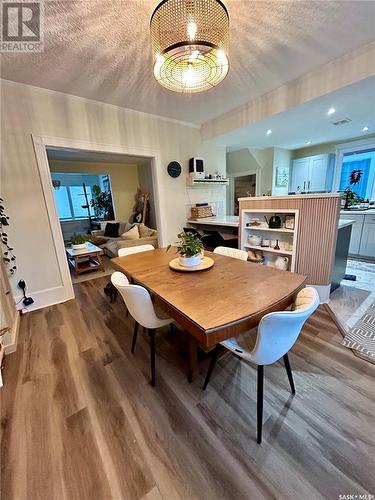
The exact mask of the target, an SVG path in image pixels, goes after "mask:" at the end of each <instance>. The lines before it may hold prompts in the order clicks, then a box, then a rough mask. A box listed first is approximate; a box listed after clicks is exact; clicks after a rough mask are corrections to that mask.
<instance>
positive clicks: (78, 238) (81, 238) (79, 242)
mask: <svg viewBox="0 0 375 500" xmlns="http://www.w3.org/2000/svg"><path fill="white" fill-rule="evenodd" d="M88 239H89V238H88V236H86V235H85V234H76V233H74V234H73V236H72V237H71V239H70V241H71V242H72V247H73V250H82V249H84V248H86V241H87V240H88Z"/></svg>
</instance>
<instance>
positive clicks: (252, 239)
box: [249, 234, 262, 247]
mask: <svg viewBox="0 0 375 500" xmlns="http://www.w3.org/2000/svg"><path fill="white" fill-rule="evenodd" d="M249 243H250V245H251V246H253V247H259V246H260V244H261V243H262V238H261V237H260V236H258V235H257V234H249Z"/></svg>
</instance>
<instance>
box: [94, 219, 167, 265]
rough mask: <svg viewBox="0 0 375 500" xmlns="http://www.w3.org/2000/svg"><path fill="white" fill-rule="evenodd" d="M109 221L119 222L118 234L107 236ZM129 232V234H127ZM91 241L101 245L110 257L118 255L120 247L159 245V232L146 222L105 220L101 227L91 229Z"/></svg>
mask: <svg viewBox="0 0 375 500" xmlns="http://www.w3.org/2000/svg"><path fill="white" fill-rule="evenodd" d="M108 223H112V224H116V223H118V224H119V228H118V235H117V236H112V237H109V236H105V229H106V225H107V224H108ZM127 233H129V234H127ZM90 239H91V241H92V243H94V244H95V245H97V246H98V247H100V248H101V249H102V250H103V252H104V254H105V255H107V256H108V257H110V258H113V257H117V252H118V249H119V248H128V247H134V246H138V245H147V244H150V245H152V246H154V247H155V248H157V247H158V232H157V230H156V229H151V228H149V227H147V226H145V225H144V224H142V223H141V224H129V223H128V222H124V221H104V222H101V223H100V229H97V230H93V231H91V238H90Z"/></svg>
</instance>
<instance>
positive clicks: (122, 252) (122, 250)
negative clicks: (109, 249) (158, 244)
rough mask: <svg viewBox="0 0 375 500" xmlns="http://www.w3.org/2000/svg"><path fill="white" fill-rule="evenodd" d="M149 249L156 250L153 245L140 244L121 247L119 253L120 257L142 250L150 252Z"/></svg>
mask: <svg viewBox="0 0 375 500" xmlns="http://www.w3.org/2000/svg"><path fill="white" fill-rule="evenodd" d="M149 250H155V247H153V246H152V245H138V246H135V247H126V248H119V249H118V250H117V255H118V256H119V257H126V256H127V255H133V254H135V253H140V252H148V251H149Z"/></svg>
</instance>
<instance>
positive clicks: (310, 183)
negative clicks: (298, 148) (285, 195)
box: [289, 154, 335, 193]
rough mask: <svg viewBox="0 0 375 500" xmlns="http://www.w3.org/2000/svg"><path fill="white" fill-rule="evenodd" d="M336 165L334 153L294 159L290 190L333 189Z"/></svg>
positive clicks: (309, 191) (308, 191)
mask: <svg viewBox="0 0 375 500" xmlns="http://www.w3.org/2000/svg"><path fill="white" fill-rule="evenodd" d="M334 167H335V155H334V154H323V155H315V156H307V157H306V158H298V159H297V160H293V161H292V175H291V182H290V186H289V192H291V193H295V192H297V191H301V192H302V193H314V192H318V191H331V190H332V183H333V172H334Z"/></svg>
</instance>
